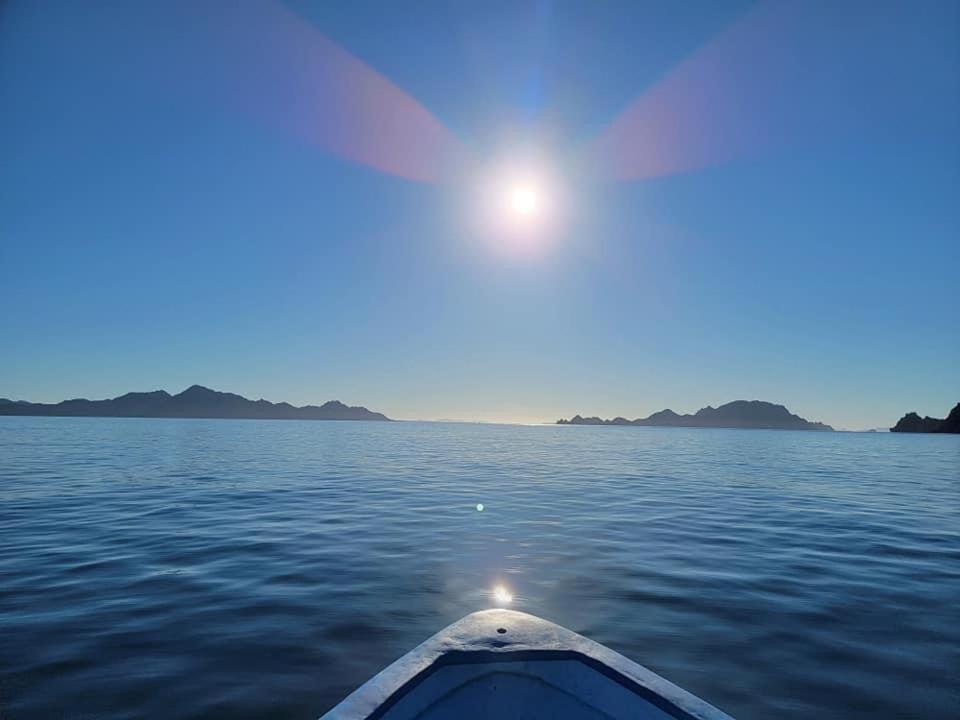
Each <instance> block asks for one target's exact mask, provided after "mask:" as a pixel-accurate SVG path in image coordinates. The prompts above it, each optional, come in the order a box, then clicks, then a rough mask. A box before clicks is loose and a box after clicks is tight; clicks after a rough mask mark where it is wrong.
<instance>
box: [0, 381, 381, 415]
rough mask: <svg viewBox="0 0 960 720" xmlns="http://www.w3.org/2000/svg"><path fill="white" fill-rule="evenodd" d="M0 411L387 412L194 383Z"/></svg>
mask: <svg viewBox="0 0 960 720" xmlns="http://www.w3.org/2000/svg"><path fill="white" fill-rule="evenodd" d="M0 415H40V416H53V417H139V418H208V419H244V420H379V421H389V420H390V418H388V417H387V416H386V415H384V414H382V413H378V412H373V411H371V410H367V408H365V407H352V406H350V405H344V404H343V403H342V402H340V401H339V400H331V401H329V402H325V403H324V404H323V405H304V406H303V407H295V406H293V405H291V404H290V403H285V402H281V403H272V402H268V401H266V400H248V399H247V398H245V397H242V396H240V395H235V394H233V393H227V392H219V391H217V390H211V389H210V388H205V387H203V386H202V385H191V386H190V387H188V388H187V389H186V390H184V391H183V392H182V393H179V394H177V395H171V394H170V393H168V392H167V391H166V390H154V391H153V392H130V393H127V394H126V395H121V396H120V397H115V398H113V399H110V400H85V399H77V400H64V401H63V402H59V403H50V404H48V403H31V402H26V401H23V400H19V401H13V400H7V399H6V398H0Z"/></svg>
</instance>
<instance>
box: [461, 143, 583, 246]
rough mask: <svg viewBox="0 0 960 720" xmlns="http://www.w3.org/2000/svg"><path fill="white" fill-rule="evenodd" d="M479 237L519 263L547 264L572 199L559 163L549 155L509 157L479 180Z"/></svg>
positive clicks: (474, 210)
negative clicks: (537, 261)
mask: <svg viewBox="0 0 960 720" xmlns="http://www.w3.org/2000/svg"><path fill="white" fill-rule="evenodd" d="M474 178H475V179H474V182H475V185H474V188H475V190H474V196H473V197H474V198H475V201H474V202H472V203H471V215H472V217H471V223H472V232H471V234H472V235H473V236H474V237H477V238H480V239H481V240H482V241H483V243H484V244H485V245H486V247H487V248H490V249H492V250H493V251H494V252H496V253H497V254H501V255H503V256H506V257H510V258H513V259H523V260H534V259H536V258H541V257H543V256H544V254H545V253H546V252H547V251H548V250H549V249H550V248H551V247H553V246H554V244H555V243H556V242H557V241H558V238H560V237H561V235H562V232H563V229H564V227H565V225H566V222H567V219H568V217H569V204H570V193H569V191H568V188H567V186H566V183H565V182H563V178H562V177H561V174H560V172H559V170H558V166H557V165H556V163H554V162H552V161H551V160H550V159H549V158H548V157H547V156H546V155H544V154H543V153H533V152H520V151H517V152H504V153H503V154H502V155H501V156H499V157H497V158H494V159H492V160H490V161H489V162H487V163H485V164H484V165H482V166H479V167H478V169H477V172H476V175H475V176H474Z"/></svg>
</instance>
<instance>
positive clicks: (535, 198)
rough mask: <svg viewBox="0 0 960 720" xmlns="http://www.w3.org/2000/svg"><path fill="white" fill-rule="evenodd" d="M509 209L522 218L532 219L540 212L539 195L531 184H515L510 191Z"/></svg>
mask: <svg viewBox="0 0 960 720" xmlns="http://www.w3.org/2000/svg"><path fill="white" fill-rule="evenodd" d="M510 209H511V210H512V211H513V212H514V214H515V215H518V216H520V217H522V218H529V217H533V216H534V215H536V214H537V213H538V212H539V211H540V193H539V191H538V190H537V188H536V187H535V186H533V185H531V184H517V185H514V186H513V187H512V188H511V189H510Z"/></svg>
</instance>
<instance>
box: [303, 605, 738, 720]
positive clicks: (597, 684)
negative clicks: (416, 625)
mask: <svg viewBox="0 0 960 720" xmlns="http://www.w3.org/2000/svg"><path fill="white" fill-rule="evenodd" d="M367 718H370V719H372V718H383V719H384V720H412V719H413V718H418V719H422V720H435V719H439V718H455V719H456V720H473V719H474V718H490V719H493V718H496V720H508V719H511V718H523V719H524V720H539V719H540V718H544V719H546V718H578V719H580V718H582V719H583V720H587V719H593V718H596V719H597V720H600V719H601V718H602V719H604V720H611V719H613V720H626V719H627V718H630V719H637V720H647V719H649V720H672V719H674V718H682V719H683V720H691V719H699V720H730V717H729V716H728V715H726V714H725V713H723V712H721V711H720V710H717V709H716V708H714V707H712V706H711V705H708V704H707V703H705V702H704V701H702V700H700V699H699V698H697V697H695V696H694V695H691V694H690V693H688V692H686V691H685V690H682V689H681V688H679V687H677V686H676V685H674V684H672V683H670V682H668V681H667V680H664V679H663V678H661V677H660V676H659V675H656V674H655V673H653V672H651V671H650V670H647V669H646V668H644V667H642V666H640V665H638V664H636V663H635V662H633V661H631V660H629V659H627V658H626V657H624V656H623V655H620V654H619V653H616V652H614V651H613V650H610V649H609V648H607V647H604V646H603V645H600V644H599V643H596V642H594V641H592V640H589V639H587V638H585V637H583V636H581V635H577V634H576V633H574V632H571V631H570V630H567V629H565V628H562V627H560V626H559V625H555V624H553V623H551V622H548V621H546V620H542V619H540V618H538V617H534V616H533V615H528V614H526V613H521V612H516V611H512V610H485V611H481V612H476V613H473V614H471V615H468V616H467V617H465V618H463V619H462V620H459V621H458V622H455V623H454V624H453V625H451V626H449V627H448V628H446V629H445V630H442V631H441V632H439V633H437V634H436V635H434V636H433V637H432V638H430V639H429V640H427V641H426V642H424V643H423V644H422V645H420V646H419V647H417V648H415V649H414V650H412V651H410V652H409V653H408V654H406V655H404V656H403V657H402V658H400V659H399V660H397V661H396V662H395V663H393V664H392V665H390V666H389V667H387V668H386V669H385V670H383V671H382V672H380V673H379V674H378V675H376V676H374V677H373V678H371V679H370V680H369V681H368V682H366V683H365V684H364V685H362V686H361V687H360V688H358V689H357V690H356V691H354V692H353V693H352V694H350V695H349V696H348V697H347V698H346V699H345V700H344V701H343V702H341V703H340V704H339V705H337V706H336V707H335V708H333V709H332V710H330V712H328V713H327V714H326V715H324V716H323V719H322V720H361V719H367Z"/></svg>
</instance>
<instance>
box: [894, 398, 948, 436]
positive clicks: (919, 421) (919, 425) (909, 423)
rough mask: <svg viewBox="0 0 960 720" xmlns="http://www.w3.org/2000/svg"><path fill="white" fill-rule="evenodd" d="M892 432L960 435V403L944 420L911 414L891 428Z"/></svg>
mask: <svg viewBox="0 0 960 720" xmlns="http://www.w3.org/2000/svg"><path fill="white" fill-rule="evenodd" d="M890 432H899V433H960V403H957V404H956V405H955V406H954V408H953V410H951V411H950V414H949V415H947V417H946V418H944V419H943V420H941V419H939V418H933V417H930V416H927V417H920V416H919V415H917V413H915V412H909V413H907V414H906V415H904V416H903V417H902V418H900V419H899V420H898V421H897V424H896V425H894V426H893V427H892V428H890Z"/></svg>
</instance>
